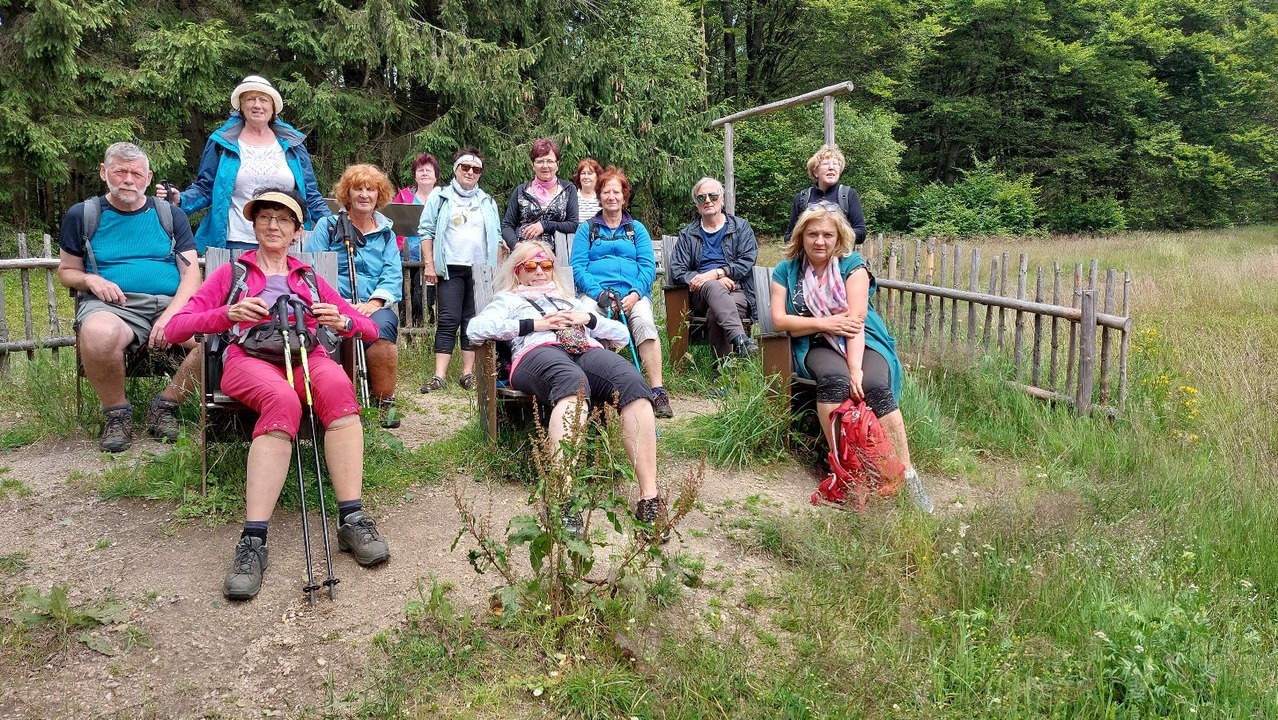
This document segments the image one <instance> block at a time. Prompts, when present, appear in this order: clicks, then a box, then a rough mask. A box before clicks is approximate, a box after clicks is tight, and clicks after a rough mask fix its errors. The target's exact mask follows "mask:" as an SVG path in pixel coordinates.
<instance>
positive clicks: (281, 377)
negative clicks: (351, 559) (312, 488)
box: [165, 189, 390, 600]
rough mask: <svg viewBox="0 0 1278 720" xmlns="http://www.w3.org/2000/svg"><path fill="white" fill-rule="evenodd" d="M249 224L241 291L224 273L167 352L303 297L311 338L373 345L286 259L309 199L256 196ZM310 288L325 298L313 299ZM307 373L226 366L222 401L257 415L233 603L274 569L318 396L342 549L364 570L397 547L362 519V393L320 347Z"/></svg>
mask: <svg viewBox="0 0 1278 720" xmlns="http://www.w3.org/2000/svg"><path fill="white" fill-rule="evenodd" d="M244 215H245V217H246V218H247V219H248V220H249V222H251V223H252V225H253V229H254V231H255V233H256V236H257V237H256V240H257V244H258V249H257V250H254V251H250V252H247V253H245V254H244V255H243V256H242V257H241V258H240V260H239V262H240V263H242V264H243V265H244V266H246V269H247V273H246V274H245V276H244V282H245V286H244V290H243V291H242V292H238V293H237V295H238V297H234V298H230V297H228V296H229V295H230V293H231V291H232V279H233V274H232V270H233V267H232V264H227V265H223V266H222V267H220V268H218V269H217V270H215V271H213V273H212V274H211V275H210V276H209V278H208V280H205V281H204V284H203V285H201V286H200V289H199V290H198V291H197V292H196V293H195V295H194V296H193V297H192V298H191V301H190V302H189V303H187V305H186V307H184V308H183V309H182V311H181V312H179V313H177V314H176V315H174V316H173V319H172V320H170V321H169V324H168V327H167V328H165V334H166V336H167V338H168V341H169V342H174V343H176V342H184V341H186V340H188V339H190V338H191V337H192V336H193V335H194V334H195V333H206V334H216V333H224V332H230V333H231V334H232V336H233V337H236V338H239V337H243V335H244V334H245V333H246V332H248V330H249V329H250V328H252V327H253V326H255V325H257V324H259V323H262V322H264V321H267V320H268V318H269V317H270V316H271V308H273V307H274V306H275V302H276V300H277V299H278V298H279V297H280V296H283V295H290V296H296V297H297V298H299V299H300V300H301V301H302V302H303V303H305V304H306V305H308V306H309V309H308V310H307V311H306V326H307V329H308V330H309V331H310V332H312V333H314V332H315V331H316V330H318V327H319V326H320V325H323V326H325V327H327V328H330V329H331V330H333V331H335V332H336V333H338V334H339V335H341V336H343V337H346V338H358V337H360V336H365V337H376V335H377V331H378V328H377V324H376V323H375V322H374V321H373V320H372V319H371V318H369V317H368V316H367V315H365V314H364V313H362V312H360V311H359V310H357V309H355V308H354V307H352V306H351V305H350V303H348V302H346V301H345V300H343V299H342V297H341V296H340V295H338V293H337V291H336V290H334V289H333V288H332V286H330V285H329V284H328V283H327V282H325V281H324V279H323V278H317V277H314V276H313V272H311V271H310V268H309V266H307V265H306V264H305V263H303V262H302V261H301V260H298V259H297V258H294V257H290V256H289V254H288V249H289V247H290V246H291V245H293V244H294V243H297V242H298V241H300V240H301V237H302V223H303V222H305V220H306V214H305V213H304V212H303V210H302V199H301V197H300V196H299V195H298V194H297V193H296V192H295V191H293V190H284V189H267V190H261V191H259V192H258V193H257V194H256V195H255V196H254V197H253V199H252V200H250V201H249V203H248V204H246V205H245V206H244ZM308 273H310V274H311V276H312V277H314V279H313V282H314V284H315V286H316V289H317V291H318V293H319V297H318V298H316V297H311V290H310V289H309V285H310V283H311V282H312V280H310V279H308V278H307V275H308ZM308 361H309V362H308V364H309V366H310V371H309V372H306V371H305V369H304V368H303V367H301V366H300V365H299V366H298V367H295V368H293V375H292V377H293V384H292V385H289V382H288V375H287V374H286V370H285V368H284V367H283V366H282V365H277V364H274V363H272V362H270V361H268V360H263V359H260V358H257V357H252V356H250V355H248V354H247V353H246V352H245V351H244V350H243V349H242V348H241V346H240V345H239V344H237V343H234V342H232V343H231V344H230V345H229V347H227V349H226V354H225V356H224V357H223V360H222V388H221V389H222V392H224V393H226V394H227V395H229V396H230V397H232V398H234V399H235V400H238V401H240V402H241V403H244V404H245V405H246V406H248V407H249V408H250V409H252V410H253V411H254V412H256V413H257V415H258V418H257V423H256V424H255V425H254V426H253V441H252V444H251V445H250V446H249V454H248V474H247V480H246V481H245V486H244V494H245V510H246V516H245V522H244V529H243V531H242V532H241V534H240V540H239V542H238V543H237V544H236V546H235V559H234V560H233V561H232V563H231V569H230V570H229V571H228V572H227V574H226V580H225V582H224V584H223V586H222V594H223V595H225V596H226V597H227V598H229V599H231V600H247V599H249V598H252V597H254V596H255V595H257V593H258V591H259V590H261V588H262V572H263V571H264V570H265V569H266V567H267V559H268V552H267V551H268V549H269V547H268V545H267V541H266V538H267V529H268V527H269V525H270V521H271V514H272V513H273V511H274V509H275V503H276V501H277V500H278V499H279V496H280V490H281V489H282V488H283V487H284V480H285V478H286V477H287V475H288V466H289V461H290V459H291V456H292V450H293V447H292V443H293V442H296V437H297V430H298V427H299V425H300V423H301V421H302V403H303V402H304V401H308V402H309V400H307V398H308V393H307V384H309V385H310V386H311V392H310V397H311V398H313V401H314V407H313V408H312V412H313V413H314V417H315V419H316V420H318V422H319V423H320V425H322V426H323V427H324V455H325V458H326V460H327V467H328V477H329V480H330V482H331V483H332V485H333V494H334V495H335V496H336V497H337V513H338V520H337V524H338V529H337V542H338V548H339V549H340V550H342V551H343V552H350V553H352V554H353V555H354V556H355V560H356V562H358V563H359V564H360V565H364V566H371V565H377V564H379V563H382V562H385V561H386V560H387V559H388V558H389V557H390V547H389V546H388V545H387V544H386V541H385V540H383V539H382V537H381V534H380V533H379V532H378V531H377V524H376V522H374V520H373V518H372V517H371V516H369V515H368V514H366V513H365V512H364V511H363V505H362V503H361V497H362V494H363V482H364V430H363V427H361V424H360V421H359V402H358V401H357V400H356V399H355V386H354V385H352V384H351V379H350V377H349V376H348V375H347V374H346V372H345V371H344V370H343V369H342V366H341V365H339V364H338V363H337V362H335V361H334V360H333V359H332V358H330V357H329V356H328V353H327V352H326V351H325V349H324V347H323V345H322V344H316V345H315V347H313V348H312V349H311V350H310V351H309V357H308Z"/></svg>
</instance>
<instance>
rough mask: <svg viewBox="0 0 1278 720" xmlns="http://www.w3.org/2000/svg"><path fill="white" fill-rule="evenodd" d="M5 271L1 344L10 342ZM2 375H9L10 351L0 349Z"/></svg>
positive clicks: (0, 281)
mask: <svg viewBox="0 0 1278 720" xmlns="http://www.w3.org/2000/svg"><path fill="white" fill-rule="evenodd" d="M5 297H6V296H5V294H4V273H3V272H0V345H4V344H7V343H8V342H9V308H8V307H6V306H5V302H4V300H5ZM0 375H4V376H5V377H8V375H9V351H8V350H0Z"/></svg>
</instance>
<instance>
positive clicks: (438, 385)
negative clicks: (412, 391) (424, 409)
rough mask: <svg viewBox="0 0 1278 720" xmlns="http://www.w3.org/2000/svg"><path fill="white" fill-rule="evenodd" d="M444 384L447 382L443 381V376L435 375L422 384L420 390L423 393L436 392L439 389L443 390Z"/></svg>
mask: <svg viewBox="0 0 1278 720" xmlns="http://www.w3.org/2000/svg"><path fill="white" fill-rule="evenodd" d="M446 384H447V383H445V382H444V378H442V377H440V376H438V375H436V376H435V377H433V378H431V379H430V382H428V383H426V384H425V385H423V386H422V392H423V393H432V392H438V391H440V390H443V389H444V386H445V385H446Z"/></svg>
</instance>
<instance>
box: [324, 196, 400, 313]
mask: <svg viewBox="0 0 1278 720" xmlns="http://www.w3.org/2000/svg"><path fill="white" fill-rule="evenodd" d="M337 217H338V216H336V215H329V216H328V217H325V218H320V219H319V221H318V222H316V223H315V229H314V230H313V231H311V235H310V237H309V238H307V240H306V247H305V248H304V249H305V250H306V252H334V253H337V291H338V292H339V293H341V295H342V297H344V298H347V299H348V300H349V299H351V297H352V296H351V275H350V268H349V266H348V264H347V262H346V243H344V242H342V241H341V240H339V239H338V238H337V233H336V232H335V231H336V229H337ZM373 222H375V223H377V229H376V230H374V231H373V232H371V233H364V246H363V247H361V248H357V249H356V250H355V282H356V283H358V284H359V298H358V299H357V301H358V302H368V301H369V300H372V299H373V298H378V299H380V300H381V301H382V302H383V303H385V304H386V305H387V306H391V305H393V304H394V303H397V302H399V301H400V300H401V299H402V297H403V295H404V266H403V264H402V263H403V260H402V259H401V258H400V255H399V244H398V243H397V242H396V241H395V230H394V224H393V223H392V222H391V220H390V218H388V217H386V216H385V215H383V214H381V213H380V212H375V213H373Z"/></svg>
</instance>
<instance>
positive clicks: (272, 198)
mask: <svg viewBox="0 0 1278 720" xmlns="http://www.w3.org/2000/svg"><path fill="white" fill-rule="evenodd" d="M259 202H273V203H278V204H280V205H283V206H284V207H286V208H288V209H289V210H292V211H293V216H294V217H295V218H297V222H298V224H301V223H304V222H306V213H303V212H302V206H301V205H298V204H297V201H296V200H294V199H293V198H291V197H289V196H288V195H285V194H284V193H282V192H276V191H274V190H268V191H267V192H264V193H262V194H260V195H257V196H256V197H254V198H253V199H252V200H249V201H248V202H246V203H244V219H245V220H248V221H249V222H252V221H253V206H254V205H256V204H258V203H259Z"/></svg>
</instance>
